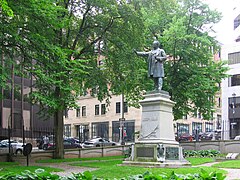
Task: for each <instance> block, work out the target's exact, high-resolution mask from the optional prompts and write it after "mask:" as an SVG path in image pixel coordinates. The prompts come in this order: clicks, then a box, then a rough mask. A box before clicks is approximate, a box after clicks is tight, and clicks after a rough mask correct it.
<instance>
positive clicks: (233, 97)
mask: <svg viewBox="0 0 240 180" xmlns="http://www.w3.org/2000/svg"><path fill="white" fill-rule="evenodd" d="M235 105H236V94H235V93H233V94H232V114H233V118H232V119H233V120H232V122H231V129H232V131H231V132H232V133H231V136H232V137H233V129H234V128H233V127H234V125H236V124H237V123H236V122H234V121H235V119H234V118H235V117H234V114H235Z"/></svg>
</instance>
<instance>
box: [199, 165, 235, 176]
mask: <svg viewBox="0 0 240 180" xmlns="http://www.w3.org/2000/svg"><path fill="white" fill-rule="evenodd" d="M217 163H219V162H213V163H206V164H201V165H199V166H197V167H201V166H209V167H210V166H212V165H214V164H217ZM220 169H223V170H225V171H227V172H228V173H227V177H226V178H225V180H237V179H239V180H240V169H227V168H220Z"/></svg>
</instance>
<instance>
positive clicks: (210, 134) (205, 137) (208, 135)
mask: <svg viewBox="0 0 240 180" xmlns="http://www.w3.org/2000/svg"><path fill="white" fill-rule="evenodd" d="M213 136H214V132H204V133H202V134H201V135H200V139H201V141H210V140H212V139H213Z"/></svg>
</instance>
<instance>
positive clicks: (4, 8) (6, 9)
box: [0, 0, 13, 17]
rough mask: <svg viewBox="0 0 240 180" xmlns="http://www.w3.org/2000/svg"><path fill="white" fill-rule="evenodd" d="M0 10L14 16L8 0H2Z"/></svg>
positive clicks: (0, 0)
mask: <svg viewBox="0 0 240 180" xmlns="http://www.w3.org/2000/svg"><path fill="white" fill-rule="evenodd" d="M0 11H2V12H3V13H5V14H7V16H11V17H12V16H13V11H12V9H11V8H10V7H9V6H8V3H7V1H6V0H0Z"/></svg>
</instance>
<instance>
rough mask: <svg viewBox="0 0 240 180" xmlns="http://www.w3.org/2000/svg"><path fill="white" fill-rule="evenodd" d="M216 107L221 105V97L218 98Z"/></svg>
mask: <svg viewBox="0 0 240 180" xmlns="http://www.w3.org/2000/svg"><path fill="white" fill-rule="evenodd" d="M218 107H219V108H220V107H221V98H218Z"/></svg>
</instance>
